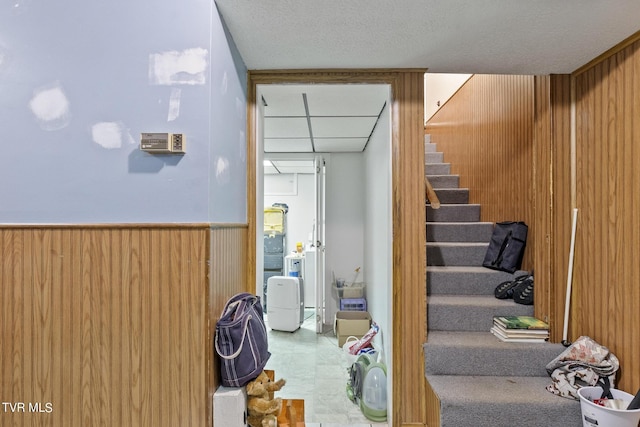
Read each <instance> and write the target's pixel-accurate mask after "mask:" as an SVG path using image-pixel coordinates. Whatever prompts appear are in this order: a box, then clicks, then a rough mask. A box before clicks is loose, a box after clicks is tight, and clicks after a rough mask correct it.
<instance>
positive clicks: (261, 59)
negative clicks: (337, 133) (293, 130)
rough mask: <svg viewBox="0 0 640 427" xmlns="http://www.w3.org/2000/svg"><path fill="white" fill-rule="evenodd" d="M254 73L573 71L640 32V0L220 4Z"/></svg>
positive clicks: (266, 0)
mask: <svg viewBox="0 0 640 427" xmlns="http://www.w3.org/2000/svg"><path fill="white" fill-rule="evenodd" d="M215 1H216V4H217V6H218V9H219V11H220V13H221V15H222V17H223V19H224V21H225V23H226V25H227V27H228V28H229V31H230V33H231V35H232V37H233V39H234V41H235V43H236V45H237V47H238V50H239V51H240V54H241V55H242V58H243V59H244V61H245V64H246V65H247V67H248V68H249V69H253V70H258V69H309V68H428V69H429V71H430V72H438V73H469V74H472V73H476V74H554V73H570V72H572V71H575V70H576V69H577V68H579V67H581V66H582V65H584V64H585V63H587V62H589V61H590V60H591V59H593V58H595V57H597V56H598V55H600V54H601V53H603V52H605V51H606V50H608V49H609V48H611V47H613V46H614V45H616V44H617V43H619V42H620V41H622V40H624V39H625V38H627V37H629V36H630V35H632V34H634V33H635V32H636V31H638V30H639V29H640V19H639V18H640V1H638V0H393V1H392V0H349V1H345V0H323V1H318V0H261V1H255V0H215Z"/></svg>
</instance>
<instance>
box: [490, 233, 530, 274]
mask: <svg viewBox="0 0 640 427" xmlns="http://www.w3.org/2000/svg"><path fill="white" fill-rule="evenodd" d="M528 231H529V227H527V224H525V223H524V222H522V221H517V222H516V221H506V222H498V223H496V225H495V227H494V228H493V234H492V235H491V241H490V242H489V247H488V248H487V253H486V254H485V256H484V261H483V262H482V265H483V266H484V267H487V268H491V269H492V270H500V271H506V272H509V273H513V272H515V271H516V270H519V269H520V265H521V264H522V257H523V256H524V248H525V246H526V244H527V232H528Z"/></svg>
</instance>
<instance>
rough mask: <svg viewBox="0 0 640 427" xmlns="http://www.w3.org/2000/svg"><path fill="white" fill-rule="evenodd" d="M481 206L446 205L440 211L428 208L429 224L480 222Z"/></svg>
mask: <svg viewBox="0 0 640 427" xmlns="http://www.w3.org/2000/svg"><path fill="white" fill-rule="evenodd" d="M478 221H480V205H446V204H442V205H441V206H440V208H439V209H432V208H431V206H427V222H478Z"/></svg>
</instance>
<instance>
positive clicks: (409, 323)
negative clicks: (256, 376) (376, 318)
mask: <svg viewBox="0 0 640 427" xmlns="http://www.w3.org/2000/svg"><path fill="white" fill-rule="evenodd" d="M288 83H299V84H305V83H341V84H342V83H356V84H358V83H372V84H380V83H382V84H389V85H391V91H392V98H393V99H392V102H393V104H392V147H391V148H392V165H393V166H392V168H393V170H392V176H393V183H392V192H393V194H392V200H393V253H394V255H393V289H394V301H393V316H392V317H393V328H392V330H393V337H392V340H393V344H392V345H393V367H392V369H393V372H392V378H393V408H392V411H393V415H392V418H393V427H417V426H424V425H425V423H426V412H428V411H429V410H430V408H429V404H428V403H427V404H426V405H425V401H426V397H425V393H426V379H425V378H424V356H423V352H422V344H423V343H424V341H425V340H426V318H427V317H426V292H425V283H426V245H425V233H424V221H425V218H426V213H425V199H424V164H423V159H424V146H423V141H424V137H423V135H424V133H423V126H424V125H423V122H424V111H423V95H424V92H423V88H424V70H291V71H251V72H250V73H249V89H248V93H249V95H248V98H249V102H248V113H247V117H248V131H247V134H248V135H249V142H248V144H247V146H248V153H247V164H248V165H249V166H248V168H247V169H248V176H247V182H248V183H249V186H250V188H249V189H248V191H247V194H248V195H249V200H248V201H247V206H248V208H247V209H248V212H249V213H248V215H249V218H255V200H254V198H255V196H254V195H255V183H256V175H255V159H256V157H255V149H256V148H255V147H256V141H255V130H256V121H257V119H258V118H257V113H256V108H255V103H256V85H257V84H288ZM254 222H255V221H249V232H248V235H249V248H250V251H254V252H255V235H256V234H255V232H256V229H255V226H256V224H254ZM254 257H255V254H252V253H250V254H248V258H247V270H248V271H249V275H250V276H249V282H251V283H255V259H254ZM420 378H422V379H423V380H422V381H421V380H420Z"/></svg>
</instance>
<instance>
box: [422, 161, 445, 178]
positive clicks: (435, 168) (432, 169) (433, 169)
mask: <svg viewBox="0 0 640 427" xmlns="http://www.w3.org/2000/svg"><path fill="white" fill-rule="evenodd" d="M425 163H426V164H425V166H424V172H425V174H427V175H449V174H450V173H451V164H450V163H429V162H425Z"/></svg>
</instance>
